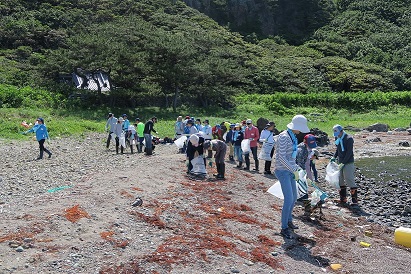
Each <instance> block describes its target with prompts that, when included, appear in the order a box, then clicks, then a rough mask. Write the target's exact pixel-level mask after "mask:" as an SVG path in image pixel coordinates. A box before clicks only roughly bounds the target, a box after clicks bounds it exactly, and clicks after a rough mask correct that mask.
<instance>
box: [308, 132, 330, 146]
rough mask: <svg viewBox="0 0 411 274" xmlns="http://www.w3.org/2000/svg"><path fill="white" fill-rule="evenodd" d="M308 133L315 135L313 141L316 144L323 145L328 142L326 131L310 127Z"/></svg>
mask: <svg viewBox="0 0 411 274" xmlns="http://www.w3.org/2000/svg"><path fill="white" fill-rule="evenodd" d="M310 133H311V134H312V135H314V136H315V141H316V142H317V145H318V146H320V147H323V146H326V145H328V144H329V143H330V139H328V134H327V133H326V132H324V131H321V130H319V129H318V128H312V129H311V130H310Z"/></svg>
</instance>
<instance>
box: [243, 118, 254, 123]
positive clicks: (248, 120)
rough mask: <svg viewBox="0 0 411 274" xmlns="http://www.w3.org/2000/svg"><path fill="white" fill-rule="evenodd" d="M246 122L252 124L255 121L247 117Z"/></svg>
mask: <svg viewBox="0 0 411 274" xmlns="http://www.w3.org/2000/svg"><path fill="white" fill-rule="evenodd" d="M245 123H246V124H252V123H253V121H252V120H251V119H247V121H245Z"/></svg>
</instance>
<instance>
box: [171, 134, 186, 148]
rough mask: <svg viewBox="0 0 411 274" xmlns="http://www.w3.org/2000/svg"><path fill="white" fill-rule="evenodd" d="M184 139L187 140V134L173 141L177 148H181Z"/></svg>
mask: <svg viewBox="0 0 411 274" xmlns="http://www.w3.org/2000/svg"><path fill="white" fill-rule="evenodd" d="M186 140H187V136H181V137H180V138H178V139H177V140H175V141H174V144H176V146H177V147H178V148H183V147H184V143H185V142H186Z"/></svg>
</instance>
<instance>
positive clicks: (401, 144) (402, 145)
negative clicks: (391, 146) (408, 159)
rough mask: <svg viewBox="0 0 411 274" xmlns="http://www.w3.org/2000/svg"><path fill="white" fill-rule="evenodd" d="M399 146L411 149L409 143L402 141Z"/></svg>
mask: <svg viewBox="0 0 411 274" xmlns="http://www.w3.org/2000/svg"><path fill="white" fill-rule="evenodd" d="M398 145H399V146H400V147H409V146H410V143H408V141H401V142H400V143H399V144H398Z"/></svg>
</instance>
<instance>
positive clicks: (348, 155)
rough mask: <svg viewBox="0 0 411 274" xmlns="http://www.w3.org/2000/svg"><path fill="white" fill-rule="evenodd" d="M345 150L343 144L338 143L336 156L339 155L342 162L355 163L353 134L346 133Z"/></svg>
mask: <svg viewBox="0 0 411 274" xmlns="http://www.w3.org/2000/svg"><path fill="white" fill-rule="evenodd" d="M342 142H343V146H344V151H342V148H341V144H338V145H337V150H336V151H335V153H334V158H337V157H338V162H339V163H340V164H344V165H345V164H350V163H354V139H353V138H352V136H351V135H348V134H345V136H344V138H343V139H342Z"/></svg>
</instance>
